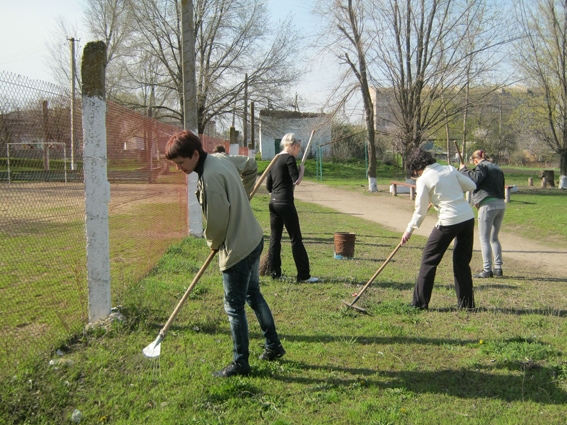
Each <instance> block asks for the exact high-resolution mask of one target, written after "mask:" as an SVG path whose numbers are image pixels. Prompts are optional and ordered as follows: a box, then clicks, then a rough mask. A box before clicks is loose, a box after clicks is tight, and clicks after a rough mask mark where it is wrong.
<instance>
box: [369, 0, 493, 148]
mask: <svg viewBox="0 0 567 425" xmlns="http://www.w3.org/2000/svg"><path fill="white" fill-rule="evenodd" d="M486 9H487V6H486V2H485V1H484V0H386V1H384V2H383V4H382V5H381V6H380V7H379V9H378V11H379V15H378V17H379V20H377V23H378V24H379V26H380V27H379V28H380V31H379V32H380V33H381V34H383V37H382V38H381V40H380V43H378V46H379V59H378V64H379V68H380V72H379V74H378V78H380V80H381V81H383V82H384V85H385V86H386V87H387V88H389V89H390V90H391V92H390V93H389V95H388V100H389V103H390V106H391V120H392V122H393V123H394V124H395V127H396V128H397V129H398V131H399V134H400V137H401V141H402V145H403V147H404V150H405V154H406V155H407V153H409V151H411V150H412V149H413V148H415V147H419V146H420V145H421V144H422V142H423V141H424V140H425V139H426V138H427V137H428V135H430V134H431V133H432V132H434V131H436V129H438V128H440V127H442V126H446V124H447V120H448V119H450V118H451V117H453V116H455V115H457V114H459V113H460V112H463V111H466V110H467V108H468V107H469V106H470V105H471V99H470V91H469V88H470V85H471V84H473V83H476V84H477V85H481V84H485V83H486V81H485V80H483V78H482V76H483V75H485V74H486V73H487V72H488V71H490V70H492V69H493V67H494V65H495V63H496V62H497V61H498V58H497V57H496V56H495V53H496V47H497V46H500V45H501V44H502V43H503V41H502V40H501V38H500V37H499V36H498V29H499V28H500V27H499V25H498V21H497V20H496V19H495V16H496V15H495V14H488V13H487V10H486ZM489 17H490V19H487V18H489ZM497 87H500V85H499V84H492V87H491V88H487V90H484V91H479V93H483V94H484V95H486V94H488V93H490V92H491V91H492V90H496V88H497ZM386 93H388V92H387V91H386ZM463 121H464V122H466V115H465V116H464V120H463ZM465 129H466V127H465Z"/></svg>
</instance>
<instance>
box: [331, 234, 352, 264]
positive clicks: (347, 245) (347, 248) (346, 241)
mask: <svg viewBox="0 0 567 425" xmlns="http://www.w3.org/2000/svg"><path fill="white" fill-rule="evenodd" d="M355 239H356V235H355V234H354V233H349V232H336V233H335V258H337V259H339V260H345V259H351V258H352V257H354V241H355Z"/></svg>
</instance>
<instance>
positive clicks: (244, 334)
mask: <svg viewBox="0 0 567 425" xmlns="http://www.w3.org/2000/svg"><path fill="white" fill-rule="evenodd" d="M263 248H264V240H263V239H262V241H261V242H260V244H259V245H258V246H257V247H256V249H254V251H252V252H251V253H250V254H249V255H248V257H246V258H244V259H243V260H242V261H240V262H239V263H237V264H235V265H234V266H232V267H231V268H230V269H228V270H225V271H223V273H222V283H223V287H224V310H225V311H226V314H228V320H229V322H230V332H231V334H232V342H233V344H234V345H233V353H234V362H235V363H236V364H238V365H239V366H244V367H246V366H248V358H249V357H250V351H249V342H248V321H247V320H246V311H245V308H244V307H245V305H246V304H248V305H249V306H250V307H251V308H252V310H253V311H254V313H255V314H256V318H257V319H258V323H259V324H260V329H261V330H262V334H263V335H264V338H265V340H266V341H265V347H266V348H268V349H275V348H276V347H277V346H278V345H279V344H280V340H279V337H278V334H277V332H276V325H275V323H274V318H273V316H272V312H271V311H270V307H269V306H268V303H267V302H266V300H265V299H264V296H263V295H262V293H261V292H260V277H259V271H258V269H259V266H260V255H261V254H262V249H263Z"/></svg>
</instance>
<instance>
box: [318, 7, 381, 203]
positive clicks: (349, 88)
mask: <svg viewBox="0 0 567 425" xmlns="http://www.w3.org/2000/svg"><path fill="white" fill-rule="evenodd" d="M369 3H371V2H368V1H364V0H330V1H329V0H322V1H320V2H319V3H318V5H317V9H318V11H319V13H320V14H321V15H322V16H324V17H326V19H327V20H328V25H327V26H326V27H324V28H323V29H322V33H323V34H324V35H323V37H322V40H324V43H323V49H325V50H328V51H331V52H332V53H333V54H334V55H335V56H336V57H337V59H338V60H339V62H340V63H341V64H343V65H345V66H346V68H347V71H346V73H345V74H344V75H343V78H342V80H341V81H340V82H339V84H338V87H337V89H336V91H337V92H339V93H340V96H339V97H340V100H339V102H338V108H340V107H341V106H342V105H344V103H346V102H347V101H348V99H349V98H350V97H351V96H352V94H353V93H354V91H355V90H359V92H360V95H361V97H362V102H363V104H364V120H365V123H366V131H367V141H368V190H369V191H370V192H377V191H378V186H377V184H376V143H375V142H376V140H375V139H376V131H375V120H374V102H373V99H372V92H371V87H370V85H371V84H370V81H372V77H371V75H370V68H369V61H370V62H371V61H372V56H371V52H372V51H373V50H372V46H373V43H374V41H375V33H374V32H373V30H372V28H373V27H372V26H370V29H367V28H366V25H367V24H368V23H369V22H372V20H371V14H370V10H371V6H372V4H369ZM349 76H350V77H352V78H349ZM352 80H354V82H352ZM341 86H342V87H343V90H340V88H341Z"/></svg>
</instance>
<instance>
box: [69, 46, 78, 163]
mask: <svg viewBox="0 0 567 425" xmlns="http://www.w3.org/2000/svg"><path fill="white" fill-rule="evenodd" d="M69 41H70V42H71V44H70V49H71V170H74V169H75V79H76V78H75V75H76V74H77V71H76V65H75V39H74V38H72V37H71V38H70V39H69Z"/></svg>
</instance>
